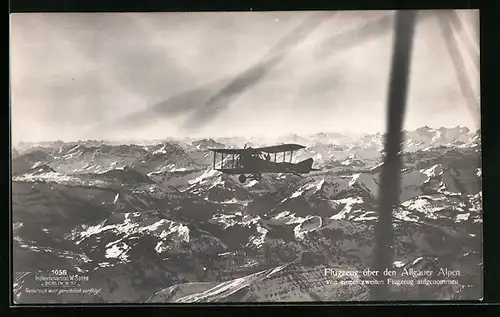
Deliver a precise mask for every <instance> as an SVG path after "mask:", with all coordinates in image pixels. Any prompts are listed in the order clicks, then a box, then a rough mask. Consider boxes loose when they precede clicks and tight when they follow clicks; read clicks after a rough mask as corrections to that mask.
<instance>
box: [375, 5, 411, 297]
mask: <svg viewBox="0 0 500 317" xmlns="http://www.w3.org/2000/svg"><path fill="white" fill-rule="evenodd" d="M415 18H416V11H413V10H411V11H410V10H400V11H397V12H396V25H395V27H396V29H395V36H394V46H393V54H392V65H391V75H390V83H389V96H388V105H387V111H388V113H387V117H388V118H387V119H388V120H387V121H388V123H387V134H386V138H385V145H384V147H385V153H386V154H385V162H384V165H383V166H382V172H381V175H380V179H381V182H380V187H379V188H380V193H379V212H378V215H379V217H378V223H377V225H376V227H375V249H374V251H375V254H374V263H373V267H374V269H375V270H378V271H379V274H381V273H382V272H383V271H384V270H385V269H391V268H392V267H393V247H394V246H393V227H392V216H393V208H395V207H397V205H398V204H399V192H400V181H401V180H400V173H401V158H400V156H399V153H400V151H401V143H402V140H403V133H402V128H403V120H404V113H405V108H406V95H407V89H408V77H409V72H410V62H411V52H412V44H413V32H414V29H415ZM370 296H371V299H372V300H375V301H377V300H390V299H391V297H390V290H389V288H388V286H387V285H386V284H385V283H384V284H381V285H373V287H372V289H371V292H370Z"/></svg>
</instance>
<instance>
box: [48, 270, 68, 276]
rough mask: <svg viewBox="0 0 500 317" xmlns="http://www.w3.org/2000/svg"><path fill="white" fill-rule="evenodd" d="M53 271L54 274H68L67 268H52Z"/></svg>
mask: <svg viewBox="0 0 500 317" xmlns="http://www.w3.org/2000/svg"><path fill="white" fill-rule="evenodd" d="M51 272H52V274H54V275H68V271H67V270H52V271H51Z"/></svg>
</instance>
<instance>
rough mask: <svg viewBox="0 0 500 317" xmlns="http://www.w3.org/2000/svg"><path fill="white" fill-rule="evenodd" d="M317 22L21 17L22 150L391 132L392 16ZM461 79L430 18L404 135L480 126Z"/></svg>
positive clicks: (281, 17) (15, 86)
mask: <svg viewBox="0 0 500 317" xmlns="http://www.w3.org/2000/svg"><path fill="white" fill-rule="evenodd" d="M315 14H320V15H321V14H325V13H314V12H254V13H248V12H245V13H243V12H240V13H236V12H234V13H215V12H210V13H208V12H207V13H130V14H118V13H104V14H96V13H79V14H76V13H75V14H68V13H61V14H53V13H52V14H47V13H44V14H16V15H13V16H12V23H11V32H12V38H11V56H12V61H11V82H12V85H11V95H12V128H13V138H14V139H27V140H36V139H57V138H62V139H75V138H80V139H82V138H117V137H130V138H133V137H137V136H140V137H150V138H157V137H165V136H167V135H170V136H187V135H203V134H210V135H217V134H226V133H233V134H241V135H245V134H252V133H256V132H255V130H256V129H255V127H259V132H260V133H264V134H265V133H266V131H267V132H268V133H274V134H276V133H279V134H282V133H288V132H293V131H288V130H294V129H295V130H303V131H306V130H314V129H321V130H341V129H354V128H357V129H361V128H364V129H367V130H380V129H384V127H385V118H384V116H385V98H386V93H387V82H388V74H389V65H390V56H391V50H392V33H393V32H392V30H391V19H392V17H391V14H392V13H390V12H383V11H378V12H377V11H366V12H356V11H351V12H338V14H336V15H335V16H334V17H333V18H330V19H326V20H324V21H322V23H321V24H320V25H317V26H314V27H313V26H308V24H307V22H304V21H307V19H308V18H309V17H311V16H314V15H315ZM330 14H331V13H330ZM380 19H382V20H380ZM366 21H368V22H370V21H375V22H376V21H379V23H378V24H376V26H377V27H375V28H371V29H370V28H368V29H367V28H364V29H363V25H364V24H366V23H367V22H366ZM380 21H382V22H380ZM301 26H302V29H301ZM360 27H361V28H360ZM297 28H299V29H298V30H303V31H304V36H297V39H295V38H294V36H293V34H294V31H295V33H300V32H296V30H297ZM360 29H361V31H360ZM308 30H310V32H307V31H308ZM352 30H355V31H354V33H347V34H357V35H356V36H355V37H352V36H351V37H349V36H345V35H344V37H340V40H338V39H339V36H342V34H346V33H345V32H349V31H352ZM356 30H358V31H356ZM362 30H365V31H366V32H364V31H362ZM306 33H307V34H306ZM469 34H474V33H472V32H469ZM305 35H307V36H305ZM342 38H343V39H344V40H342ZM350 38H355V40H353V41H351V42H349V41H350ZM335 39H337V40H335ZM284 52H286V54H283V53H284ZM461 52H462V53H464V54H466V52H467V51H466V50H465V49H464V48H461ZM469 59H470V57H469ZM453 67H454V66H453V63H452V62H451V60H450V57H449V53H448V52H447V50H446V46H445V44H444V41H443V39H442V36H441V34H440V33H439V25H438V24H437V20H436V19H435V18H432V17H429V18H425V19H421V21H420V22H419V25H418V26H417V31H416V39H415V50H414V52H413V63H412V78H411V87H410V104H409V107H408V115H407V120H406V124H407V125H408V126H419V125H425V124H427V125H430V126H432V125H433V124H438V125H457V124H461V125H472V124H474V122H472V119H470V113H468V112H467V111H468V110H467V108H466V106H465V102H464V98H463V96H462V95H461V89H460V85H459V82H458V81H457V77H456V74H455V73H454V69H453ZM471 67H472V66H471ZM468 75H469V76H470V77H471V78H472V80H471V81H472V82H473V83H475V84H476V86H477V87H478V86H479V85H478V75H477V74H476V75H474V70H473V69H472V68H470V69H469V68H468ZM474 76H475V77H474ZM476 78H477V80H476ZM476 94H477V92H476ZM209 105H210V107H211V109H212V110H215V111H210V110H209V109H210V107H208V108H207V106H209ZM207 110H208V111H207ZM446 114H449V118H450V119H445V118H446ZM278 120H281V121H282V122H279V123H278V122H276V121H278ZM352 120H355V121H356V122H358V123H359V124H356V125H353V124H352V123H351V122H352ZM440 122H441V124H439V123H440ZM299 125H300V127H299ZM266 129H267V130H266Z"/></svg>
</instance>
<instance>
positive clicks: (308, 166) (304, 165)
mask: <svg viewBox="0 0 500 317" xmlns="http://www.w3.org/2000/svg"><path fill="white" fill-rule="evenodd" d="M313 163H314V160H313V159H312V158H308V159H307V160H303V161H302V162H299V163H297V165H296V167H295V171H296V172H297V173H309V172H310V171H311V170H312V165H313Z"/></svg>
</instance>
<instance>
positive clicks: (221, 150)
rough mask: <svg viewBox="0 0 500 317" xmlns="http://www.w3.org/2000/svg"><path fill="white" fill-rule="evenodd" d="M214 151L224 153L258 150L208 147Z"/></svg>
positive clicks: (254, 150) (253, 150)
mask: <svg viewBox="0 0 500 317" xmlns="http://www.w3.org/2000/svg"><path fill="white" fill-rule="evenodd" d="M209 150H210V151H212V152H215V153H224V154H241V153H243V152H258V151H256V150H257V149H252V148H250V149H209Z"/></svg>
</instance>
